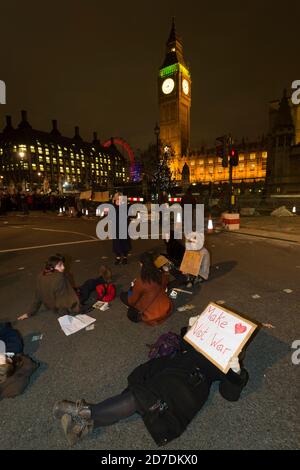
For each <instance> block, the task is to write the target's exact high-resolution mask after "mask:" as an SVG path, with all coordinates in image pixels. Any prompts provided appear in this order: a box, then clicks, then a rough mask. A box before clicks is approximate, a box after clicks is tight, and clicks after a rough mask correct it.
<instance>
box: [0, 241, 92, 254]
mask: <svg viewBox="0 0 300 470" xmlns="http://www.w3.org/2000/svg"><path fill="white" fill-rule="evenodd" d="M98 241H100V240H98V239H97V238H96V240H81V241H79V242H66V243H52V244H50V245H39V246H26V247H23V248H10V249H9V250H0V253H13V252H14V251H25V250H38V249H39V248H50V246H65V245H79V244H80V243H95V242H98Z"/></svg>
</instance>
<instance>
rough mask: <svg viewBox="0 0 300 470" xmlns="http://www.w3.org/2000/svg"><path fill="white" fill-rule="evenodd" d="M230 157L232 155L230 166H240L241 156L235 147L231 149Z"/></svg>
mask: <svg viewBox="0 0 300 470" xmlns="http://www.w3.org/2000/svg"><path fill="white" fill-rule="evenodd" d="M229 155H230V164H231V165H232V166H238V164H239V154H238V151H237V149H236V148H234V147H231V149H230V153H229Z"/></svg>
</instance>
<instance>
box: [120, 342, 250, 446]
mask: <svg viewBox="0 0 300 470" xmlns="http://www.w3.org/2000/svg"><path fill="white" fill-rule="evenodd" d="M185 348H186V350H185V351H184V352H182V353H179V354H177V355H176V356H175V357H173V358H170V357H161V358H158V359H152V360H150V361H148V362H146V363H145V364H142V365H140V366H139V367H137V368H136V369H135V370H134V371H133V372H132V373H131V374H130V375H129V377H128V386H129V389H130V390H131V392H132V394H133V395H134V397H135V399H136V402H137V404H138V411H139V413H140V414H141V416H142V418H143V421H144V424H145V426H146V427H147V429H148V431H149V433H150V434H151V436H152V437H153V439H154V441H155V442H156V444H157V445H158V446H162V445H165V444H167V443H168V442H170V441H171V440H172V439H175V438H176V437H178V436H180V435H181V434H182V433H183V431H184V430H185V429H186V427H187V426H188V424H189V423H190V422H191V420H192V419H193V418H194V416H195V415H196V414H197V413H198V411H199V410H200V409H201V408H202V406H203V405H204V403H205V401H206V400H207V398H208V395H209V390H210V387H211V384H212V382H214V381H220V385H219V390H220V393H221V395H222V396H223V397H224V398H225V399H226V400H230V401H236V400H238V399H239V397H240V394H241V391H242V389H243V387H244V386H245V385H246V383H247V380H248V373H247V371H246V370H245V369H242V370H241V374H240V375H239V374H236V373H234V372H233V371H232V370H231V369H230V370H229V372H228V373H227V374H226V375H225V374H223V373H222V372H221V371H220V370H219V369H218V368H217V367H216V366H214V365H213V364H212V363H211V362H210V361H208V360H207V359H206V358H205V357H204V356H203V355H202V354H200V353H199V352H197V351H196V350H195V349H193V348H192V347H191V346H190V345H185Z"/></svg>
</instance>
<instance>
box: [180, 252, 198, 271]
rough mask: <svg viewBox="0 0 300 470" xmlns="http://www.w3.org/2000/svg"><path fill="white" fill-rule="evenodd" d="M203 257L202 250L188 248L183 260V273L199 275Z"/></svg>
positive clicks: (181, 268)
mask: <svg viewBox="0 0 300 470" xmlns="http://www.w3.org/2000/svg"><path fill="white" fill-rule="evenodd" d="M202 257H203V255H202V253H200V251H189V250H186V251H185V253H184V257H183V260H182V262H181V266H180V271H181V272H182V273H186V274H192V275H193V276H198V274H199V271H200V266H201V261H202Z"/></svg>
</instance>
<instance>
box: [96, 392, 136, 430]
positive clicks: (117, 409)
mask: <svg viewBox="0 0 300 470" xmlns="http://www.w3.org/2000/svg"><path fill="white" fill-rule="evenodd" d="M90 408H91V412H92V416H91V418H92V420H93V421H94V426H95V428H97V427H99V426H109V425H110V424H114V423H117V422H118V421H120V420H121V419H125V418H128V417H129V416H132V415H133V414H134V413H137V411H138V410H137V404H136V401H135V398H134V396H133V395H132V393H131V392H130V390H125V391H124V392H123V393H121V395H116V396H115V397H111V398H108V399H107V400H104V401H102V402H101V403H97V404H96V405H91V406H90Z"/></svg>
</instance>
